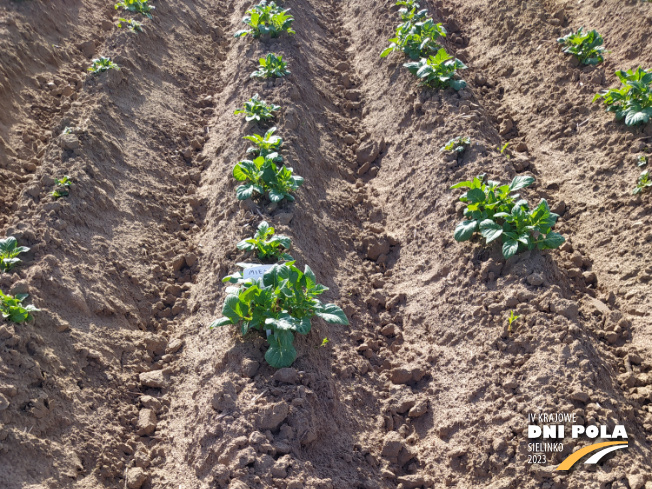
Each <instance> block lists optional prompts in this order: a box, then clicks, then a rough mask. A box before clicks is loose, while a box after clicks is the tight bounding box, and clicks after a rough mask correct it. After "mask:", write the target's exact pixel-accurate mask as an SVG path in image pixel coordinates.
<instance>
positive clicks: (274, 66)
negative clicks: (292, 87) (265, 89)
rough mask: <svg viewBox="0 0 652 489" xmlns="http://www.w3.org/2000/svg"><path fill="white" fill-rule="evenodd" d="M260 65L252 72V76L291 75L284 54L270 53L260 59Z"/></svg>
mask: <svg viewBox="0 0 652 489" xmlns="http://www.w3.org/2000/svg"><path fill="white" fill-rule="evenodd" d="M258 62H259V63H260V66H259V67H258V69H257V70H256V71H254V72H253V73H252V74H251V78H262V79H265V78H281V77H283V76H286V75H289V74H290V70H288V69H287V67H288V64H287V62H285V61H283V56H282V55H280V54H279V55H276V54H274V53H269V54H268V55H266V56H265V57H264V58H260V59H259V60H258Z"/></svg>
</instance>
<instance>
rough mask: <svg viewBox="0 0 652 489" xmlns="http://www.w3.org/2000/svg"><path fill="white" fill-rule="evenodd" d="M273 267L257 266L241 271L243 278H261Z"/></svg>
mask: <svg viewBox="0 0 652 489" xmlns="http://www.w3.org/2000/svg"><path fill="white" fill-rule="evenodd" d="M273 266H274V265H257V266H255V267H249V268H245V269H244V270H243V271H242V277H243V278H260V277H262V276H263V275H264V274H265V272H266V271H267V270H269V269H270V268H272V267H273Z"/></svg>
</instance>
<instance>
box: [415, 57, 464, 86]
mask: <svg viewBox="0 0 652 489" xmlns="http://www.w3.org/2000/svg"><path fill="white" fill-rule="evenodd" d="M403 66H405V67H406V68H407V69H408V70H409V71H410V73H412V74H413V75H415V76H416V77H417V78H418V79H419V80H421V83H422V84H423V85H426V86H427V87H430V88H448V87H451V88H452V89H454V90H461V89H462V88H464V87H466V82H465V81H464V80H457V79H456V78H455V75H456V74H457V70H460V69H462V70H465V69H466V65H465V64H464V63H462V62H461V61H460V60H459V59H457V58H455V57H453V56H451V55H450V54H448V53H447V52H446V50H445V49H444V48H441V49H440V50H439V51H437V54H436V55H434V56H429V57H428V58H421V59H420V60H419V61H412V62H409V63H405V64H404V65H403Z"/></svg>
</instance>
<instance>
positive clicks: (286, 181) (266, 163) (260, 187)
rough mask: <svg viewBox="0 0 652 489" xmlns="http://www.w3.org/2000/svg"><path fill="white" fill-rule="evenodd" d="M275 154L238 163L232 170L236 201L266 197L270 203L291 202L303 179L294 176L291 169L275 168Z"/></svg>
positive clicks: (284, 167)
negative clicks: (235, 181)
mask: <svg viewBox="0 0 652 489" xmlns="http://www.w3.org/2000/svg"><path fill="white" fill-rule="evenodd" d="M277 157H278V154H277V153H271V154H269V155H267V156H259V157H258V158H255V159H254V160H253V161H252V160H242V161H239V162H238V163H237V164H236V165H235V168H233V177H234V178H235V179H236V180H237V181H239V182H245V183H244V184H243V185H240V186H238V188H237V189H236V193H237V196H238V200H246V199H251V198H253V197H256V196H258V197H263V196H264V197H267V198H268V199H269V201H270V202H281V201H282V200H283V199H285V200H287V201H289V202H292V201H294V196H293V195H292V192H295V191H296V190H297V189H298V188H299V187H300V186H301V185H303V177H299V176H296V175H294V172H293V170H292V168H288V167H286V166H282V167H281V168H280V169H279V168H278V167H277V166H276V159H277Z"/></svg>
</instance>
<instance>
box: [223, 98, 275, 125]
mask: <svg viewBox="0 0 652 489" xmlns="http://www.w3.org/2000/svg"><path fill="white" fill-rule="evenodd" d="M280 108H281V107H280V106H279V105H274V104H268V103H267V102H265V101H264V100H261V99H260V95H258V94H256V95H254V96H253V97H251V98H250V99H249V100H247V101H246V102H245V104H244V107H243V108H242V109H238V110H236V111H235V112H234V114H235V115H240V114H244V116H245V120H246V121H247V122H251V121H255V122H265V121H268V120H270V119H273V118H274V112H276V111H278V110H279V109H280Z"/></svg>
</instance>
